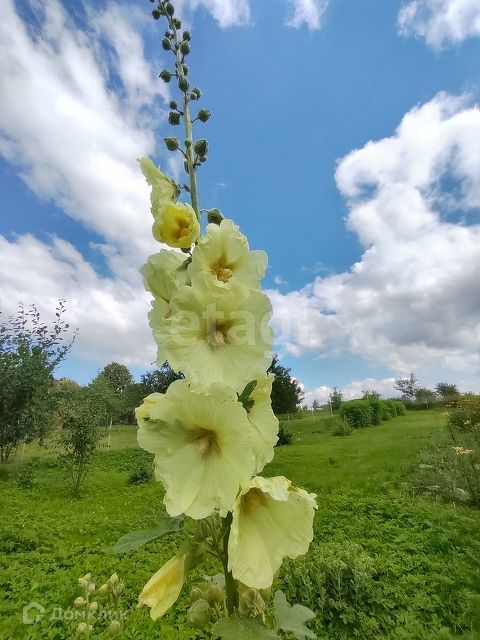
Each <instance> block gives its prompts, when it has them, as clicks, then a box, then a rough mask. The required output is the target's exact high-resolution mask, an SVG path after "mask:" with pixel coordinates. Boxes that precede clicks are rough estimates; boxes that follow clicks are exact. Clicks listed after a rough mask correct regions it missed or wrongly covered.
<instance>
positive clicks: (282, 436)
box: [276, 424, 293, 447]
mask: <svg viewBox="0 0 480 640" xmlns="http://www.w3.org/2000/svg"><path fill="white" fill-rule="evenodd" d="M292 438H293V436H292V433H291V432H290V431H289V430H288V429H287V428H286V427H284V426H283V424H280V427H279V429H278V440H277V444H276V446H277V447H283V446H286V445H289V444H292Z"/></svg>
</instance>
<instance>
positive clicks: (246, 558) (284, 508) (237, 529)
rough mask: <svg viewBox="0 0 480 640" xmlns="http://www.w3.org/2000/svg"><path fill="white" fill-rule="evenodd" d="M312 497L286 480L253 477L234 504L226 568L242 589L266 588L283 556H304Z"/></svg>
mask: <svg viewBox="0 0 480 640" xmlns="http://www.w3.org/2000/svg"><path fill="white" fill-rule="evenodd" d="M316 506H317V505H316V502H315V494H313V493H307V492H306V491H305V490H304V489H300V488H298V487H294V486H292V484H291V482H290V480H287V478H284V477H283V476H279V477H277V478H261V477H256V478H253V479H252V480H251V482H250V485H249V486H248V487H247V488H245V489H244V490H243V491H242V493H241V494H240V495H239V497H238V498H237V500H236V502H235V506H234V509H233V521H232V527H231V530H230V537H229V540H228V568H229V569H230V571H231V572H232V574H233V577H234V578H235V579H237V580H239V581H240V582H242V583H243V584H245V585H247V586H248V587H253V588H255V589H268V588H269V587H270V586H271V585H272V582H273V578H274V575H275V573H276V572H277V571H278V569H279V568H280V566H281V564H282V561H283V559H284V558H286V557H288V558H297V557H298V556H301V555H303V554H304V553H307V551H308V547H309V545H310V542H311V541H312V539H313V516H314V512H315V509H316Z"/></svg>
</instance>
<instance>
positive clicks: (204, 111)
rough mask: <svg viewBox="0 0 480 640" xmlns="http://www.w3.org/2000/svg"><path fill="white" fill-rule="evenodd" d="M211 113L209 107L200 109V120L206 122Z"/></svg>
mask: <svg viewBox="0 0 480 640" xmlns="http://www.w3.org/2000/svg"><path fill="white" fill-rule="evenodd" d="M211 115H212V113H211V112H210V111H209V110H208V109H200V111H199V112H198V116H197V118H198V119H199V120H200V122H206V121H207V120H209V119H210V116H211Z"/></svg>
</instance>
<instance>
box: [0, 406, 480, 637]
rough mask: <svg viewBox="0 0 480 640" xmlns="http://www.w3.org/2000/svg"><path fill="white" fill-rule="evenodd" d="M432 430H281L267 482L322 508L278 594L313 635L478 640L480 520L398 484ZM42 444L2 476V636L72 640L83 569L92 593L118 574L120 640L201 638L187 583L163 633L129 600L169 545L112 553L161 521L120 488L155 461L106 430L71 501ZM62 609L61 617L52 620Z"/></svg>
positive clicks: (429, 418) (431, 421)
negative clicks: (296, 491) (290, 484)
mask: <svg viewBox="0 0 480 640" xmlns="http://www.w3.org/2000/svg"><path fill="white" fill-rule="evenodd" d="M442 420H443V418H442V417H441V415H440V414H438V413H435V412H411V413H409V414H408V415H406V416H404V417H399V418H396V419H394V420H391V421H389V422H387V423H384V424H382V425H380V426H378V427H372V428H369V429H364V430H359V431H356V432H354V433H353V435H352V436H350V437H346V438H338V437H333V436H331V435H330V434H329V432H328V429H327V428H326V426H325V423H324V420H323V416H315V417H314V419H313V420H312V417H311V416H310V415H308V416H306V417H302V418H300V419H298V420H290V422H287V423H286V425H287V427H288V428H289V429H290V430H291V431H292V433H293V434H294V444H292V445H291V446H287V447H280V448H277V450H276V457H275V461H274V462H273V463H271V464H270V465H269V466H268V467H267V468H266V469H265V474H268V475H274V474H284V475H286V476H288V477H289V478H291V479H292V480H294V481H295V482H297V483H299V484H302V485H304V486H306V487H307V488H309V489H310V490H314V491H315V492H316V493H317V494H318V505H319V508H318V512H317V516H316V521H315V531H316V536H315V541H314V543H313V545H312V547H311V550H310V552H309V554H308V555H307V556H306V557H305V559H300V560H298V561H296V562H287V563H286V565H285V568H284V571H283V574H282V575H281V577H280V581H279V584H280V586H282V587H283V589H284V590H285V591H286V592H287V594H288V595H289V596H290V597H291V598H296V599H297V601H299V602H300V601H301V602H303V603H304V604H306V605H308V606H310V607H312V608H314V609H315V610H316V611H317V619H316V621H315V628H316V631H317V634H318V637H319V638H359V639H361V640H368V639H370V638H372V639H373V638H375V639H376V638H395V639H403V638H414V639H416V638H418V639H428V640H434V639H435V640H437V638H438V639H440V640H447V639H450V640H451V639H453V638H456V637H462V638H468V639H469V640H473V639H476V638H480V542H479V540H480V512H479V511H478V510H477V511H475V510H473V509H470V508H468V507H460V506H456V505H446V504H437V503H434V502H431V501H428V500H425V499H418V498H414V497H412V496H411V495H410V493H409V491H408V488H407V487H406V486H405V482H406V481H408V478H409V474H410V470H411V469H412V468H413V467H414V466H415V465H416V464H417V456H418V453H419V451H421V450H422V449H424V448H425V447H428V446H433V445H434V444H435V442H436V441H437V440H439V439H440V437H441V435H440V434H441V429H442ZM47 445H48V446H47V449H40V448H39V447H38V445H35V444H31V445H27V447H26V448H25V452H24V461H23V463H21V462H17V463H16V464H14V465H10V466H8V468H6V469H3V470H2V476H1V478H2V479H1V480H0V504H1V514H2V519H1V523H2V524H1V531H0V548H1V552H2V555H1V560H0V562H1V566H0V597H1V598H2V600H1V602H0V610H1V611H0V612H1V618H0V639H1V640H7V639H8V640H13V639H15V640H17V638H18V639H22V638H25V639H32V640H33V639H35V640H37V639H38V640H40V639H43V638H51V639H56V640H65V639H66V638H73V637H75V633H74V629H75V626H76V625H75V624H74V623H73V622H71V621H69V620H68V619H64V618H65V615H66V618H68V616H69V615H73V613H72V611H71V605H72V602H73V600H74V598H75V597H76V596H77V595H79V591H78V587H77V584H76V583H77V579H78V577H80V576H81V575H83V574H85V573H87V572H91V573H92V575H93V577H94V579H95V580H96V581H97V583H98V584H100V583H101V582H102V581H104V580H106V579H107V578H108V577H109V576H110V575H111V574H112V573H113V572H114V571H116V572H117V573H118V574H119V575H120V577H121V578H122V579H123V580H124V581H125V584H126V589H125V595H124V596H123V602H122V604H121V610H122V612H123V614H124V615H125V618H124V620H123V621H122V626H123V631H122V634H121V636H120V637H122V638H129V639H132V640H133V639H135V640H137V639H138V640H140V639H142V640H143V639H145V640H146V639H148V640H150V639H153V640H155V639H160V638H161V639H162V640H170V639H172V640H173V639H174V638H185V639H188V638H192V639H193V638H203V637H205V636H203V635H202V634H201V633H200V632H196V631H195V630H192V629H190V628H188V627H186V626H184V624H183V622H182V620H183V616H184V612H185V610H186V608H187V607H188V590H189V587H188V586H187V588H185V589H184V595H183V596H182V598H181V600H180V601H179V607H178V608H177V609H176V610H175V611H172V612H170V613H169V614H167V616H165V618H164V619H163V620H162V621H161V622H157V623H153V622H152V621H151V620H150V618H149V616H148V613H147V611H146V610H143V609H137V608H135V602H136V597H137V595H138V593H139V590H140V589H141V587H142V586H143V584H144V583H145V582H146V581H147V580H148V578H149V577H150V576H151V574H152V573H154V572H155V571H156V570H157V569H158V568H159V566H160V565H161V564H162V563H163V562H164V561H165V560H166V559H168V558H169V557H170V556H171V554H172V553H173V550H174V548H175V545H176V544H178V541H179V540H178V538H175V537H174V536H170V537H166V538H163V539H162V540H161V541H157V542H153V543H151V544H149V545H147V546H146V547H144V548H142V549H139V550H137V551H135V552H133V553H131V554H128V555H123V556H112V555H110V554H109V553H108V549H109V547H110V546H111V545H112V544H113V543H114V542H115V541H116V540H117V539H118V538H119V537H120V536H121V535H123V534H124V533H126V532H128V531H130V530H133V529H141V528H146V527H149V526H152V525H153V523H154V521H155V518H156V516H157V515H158V514H159V513H162V512H163V509H162V495H161V490H160V487H159V485H157V484H156V483H155V482H154V481H153V480H152V481H150V482H148V483H146V484H141V485H129V484H128V483H127V479H128V477H129V475H130V474H131V472H132V471H133V470H134V469H136V468H137V467H138V466H139V465H145V464H147V465H149V464H150V463H151V456H149V455H148V454H146V453H145V452H143V451H141V450H139V449H138V448H137V447H136V441H135V428H134V427H127V426H121V427H114V429H113V433H112V442H111V449H110V451H108V450H107V449H106V447H105V446H103V447H102V448H101V450H100V451H99V452H98V453H97V455H96V458H95V464H94V466H93V469H92V473H91V476H90V478H89V481H88V486H87V488H86V491H85V495H84V498H83V499H81V500H72V499H71V498H70V497H69V495H68V492H67V489H66V487H65V484H64V482H63V480H62V469H61V465H60V464H59V462H58V458H57V454H56V449H55V448H54V447H53V446H52V444H51V442H50V443H47ZM104 445H105V443H104ZM34 456H40V457H39V458H37V460H38V461H37V462H35V463H34V464H35V476H34V477H35V486H34V487H32V488H21V487H20V486H19V485H18V478H19V476H21V474H22V465H23V464H25V463H27V464H32V463H31V462H29V461H31V460H32V457H34ZM292 526H295V523H292ZM180 539H181V535H180ZM202 571H203V572H217V568H216V567H215V566H214V565H210V566H207V567H206V568H205V569H202ZM197 574H199V572H198V571H197ZM193 578H195V576H193ZM191 582H192V580H191ZM29 602H37V603H39V604H41V605H42V606H43V607H44V608H45V610H46V613H45V614H44V615H43V617H42V619H41V620H40V621H38V622H36V623H35V624H33V625H25V624H23V622H22V608H23V607H24V605H26V604H28V603H29ZM58 607H60V608H61V609H62V612H65V611H66V612H67V613H66V614H65V613H62V616H59V615H56V618H57V619H55V615H53V618H54V619H52V614H55V613H57V614H58V609H57V612H55V608H58ZM59 618H62V619H59ZM77 624H78V623H77ZM104 627H105V625H103V626H102V624H101V623H99V625H98V630H99V631H101V629H102V628H104ZM94 637H98V638H107V637H108V635H107V634H106V633H101V632H100V633H96V634H95V635H94Z"/></svg>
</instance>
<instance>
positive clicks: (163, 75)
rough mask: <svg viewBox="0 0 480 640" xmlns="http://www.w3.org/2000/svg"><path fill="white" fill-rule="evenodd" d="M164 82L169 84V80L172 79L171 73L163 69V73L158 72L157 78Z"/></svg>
mask: <svg viewBox="0 0 480 640" xmlns="http://www.w3.org/2000/svg"><path fill="white" fill-rule="evenodd" d="M159 77H160V78H161V79H162V80H163V81H164V82H170V80H171V79H172V72H171V71H169V70H168V69H163V71H161V72H160V76H159Z"/></svg>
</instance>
